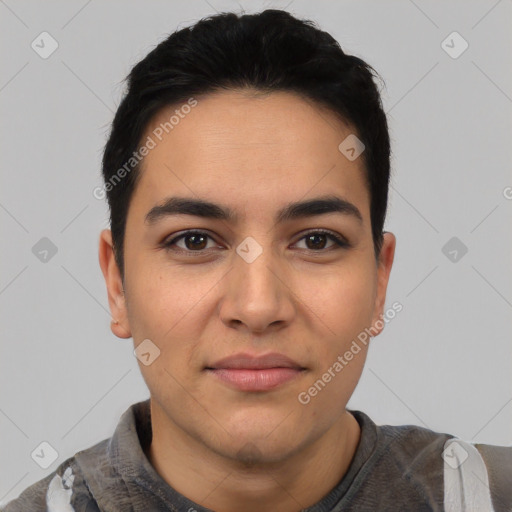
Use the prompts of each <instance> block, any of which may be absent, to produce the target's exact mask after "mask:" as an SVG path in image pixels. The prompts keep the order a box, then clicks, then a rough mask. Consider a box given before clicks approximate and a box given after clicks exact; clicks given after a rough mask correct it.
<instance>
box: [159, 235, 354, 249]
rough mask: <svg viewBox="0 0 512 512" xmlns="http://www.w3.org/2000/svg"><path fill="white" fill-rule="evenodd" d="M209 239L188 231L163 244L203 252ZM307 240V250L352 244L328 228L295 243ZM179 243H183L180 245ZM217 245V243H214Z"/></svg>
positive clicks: (305, 236)
mask: <svg viewBox="0 0 512 512" xmlns="http://www.w3.org/2000/svg"><path fill="white" fill-rule="evenodd" d="M208 239H210V240H213V238H212V237H211V236H210V235H209V234H208V233H206V232H205V231H186V232H184V233H182V234H180V235H178V236H176V237H174V238H172V239H170V240H167V241H164V242H163V243H162V244H161V245H162V247H164V248H165V249H167V250H170V251H173V250H176V249H174V248H173V246H176V247H177V248H178V249H179V251H178V252H180V251H181V252H185V253H199V254H200V253H202V252H204V251H205V250H206V249H209V248H211V246H210V247H208ZM328 239H330V240H331V241H332V242H333V243H332V245H330V246H327V249H326V240H328ZM302 240H304V241H305V244H306V247H305V249H306V250H309V251H313V252H326V251H327V250H332V249H333V248H334V249H336V248H337V247H342V248H346V247H349V246H350V244H349V243H348V242H347V241H346V240H345V239H344V238H343V237H341V236H340V235H338V234H336V233H334V232H332V231H327V230H315V231H310V232H308V233H306V234H305V235H303V236H302V237H301V238H300V239H299V240H298V241H297V242H295V244H297V243H298V242H301V241H302ZM179 243H182V245H180V244H179ZM214 246H215V244H214Z"/></svg>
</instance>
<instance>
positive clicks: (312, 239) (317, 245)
mask: <svg viewBox="0 0 512 512" xmlns="http://www.w3.org/2000/svg"><path fill="white" fill-rule="evenodd" d="M328 239H331V240H332V242H333V244H332V245H330V246H328V247H327V249H326V243H327V240H328ZM302 240H305V243H306V249H307V250H310V251H313V252H322V251H324V252H326V251H327V250H330V249H332V248H333V247H334V248H336V246H337V247H348V246H349V244H348V243H347V242H346V241H345V240H344V239H343V238H342V237H341V236H339V235H337V234H335V233H332V232H330V231H311V232H309V233H307V234H306V235H304V236H303V237H302V238H301V239H300V240H299V242H300V241H302Z"/></svg>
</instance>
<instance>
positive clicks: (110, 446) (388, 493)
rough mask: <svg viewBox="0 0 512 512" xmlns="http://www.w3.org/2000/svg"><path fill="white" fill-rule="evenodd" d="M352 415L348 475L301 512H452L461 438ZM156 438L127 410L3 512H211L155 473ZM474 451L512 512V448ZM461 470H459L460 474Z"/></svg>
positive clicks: (503, 510) (145, 417)
mask: <svg viewBox="0 0 512 512" xmlns="http://www.w3.org/2000/svg"><path fill="white" fill-rule="evenodd" d="M349 411H350V412H351V413H352V414H353V415H354V417H355V418H356V420H357V422H358V423H359V425H360V427H361V438H360V441H359V444H358V446H357V449H356V452H355V454H354V457H353V459H352V461H351V463H350V466H349V468H348V470H347V473H346V474H345V476H344V477H343V478H342V480H341V481H340V482H339V483H338V485H336V486H335V487H334V489H332V490H331V491H330V492H329V493H328V494H327V495H326V496H324V497H323V498H322V500H320V501H319V502H318V503H316V504H315V505H313V506H311V507H309V508H307V509H303V512H342V511H343V512H356V511H363V512H365V511H368V512H370V511H371V512H374V511H393V512H399V511H408V512H410V511H425V512H427V511H445V510H448V509H447V508H445V505H444V491H445V487H444V482H445V478H446V475H445V471H446V464H447V462H446V460H451V459H450V457H449V455H450V453H451V454H452V455H453V453H454V452H453V451H452V452H449V453H445V450H446V449H450V445H451V444H452V443H453V442H454V441H455V440H456V438H455V436H453V435H450V434H446V433H439V432H433V431H431V430H429V429H426V428H423V427H419V426H416V425H399V426H396V425H376V424H375V423H374V422H373V421H372V420H371V418H370V417H369V416H368V415H366V414H365V413H363V412H361V411H356V410H351V409H349ZM151 438H152V431H151V417H150V407H149V399H148V400H145V401H142V402H138V403H136V404H133V405H132V406H130V407H129V408H128V410H127V411H126V412H125V413H124V414H123V415H122V417H121V419H120V421H119V423H118V425H117V428H116V430H115V432H114V434H113V436H112V437H111V438H109V439H105V440H103V441H101V442H99V443H97V444H96V445H94V446H92V447H90V448H88V449H85V450H82V451H80V452H78V453H76V454H75V455H74V456H72V457H70V458H68V459H67V460H65V461H64V462H63V463H61V464H60V465H59V467H58V468H57V469H56V470H55V471H53V472H52V473H51V474H49V475H48V476H47V477H45V478H43V479H42V480H40V481H38V482H36V483H34V484H33V485H31V486H30V487H28V488H27V489H25V490H24V491H23V492H22V493H21V494H20V496H19V497H18V498H17V499H14V500H12V501H11V502H9V503H8V504H7V505H6V506H5V507H4V508H3V509H2V511H3V512H22V511H23V512H27V511H30V512H148V511H151V512H152V511H155V512H158V511H172V512H191V511H195V512H211V510H210V509H206V508H204V507H202V506H200V505H199V504H197V503H194V502H193V501H191V500H189V499H188V498H186V497H185V496H183V495H181V494H180V493H178V492H177V491H176V490H175V489H173V488H172V487H171V486H169V485H168V484H167V483H166V482H165V481H164V480H163V479H162V478H161V477H160V476H159V475H158V474H157V473H156V471H155V469H154V468H153V466H152V465H151V464H150V462H149V460H148V458H147V456H146V452H147V450H148V449H149V446H150V444H151ZM449 441H451V442H449ZM456 446H457V445H455V446H452V449H453V448H454V447H456ZM461 446H466V448H468V447H467V445H464V444H461ZM475 446H476V448H477V449H478V454H481V455H482V460H483V461H485V466H486V468H485V469H487V471H485V474H486V475H488V485H489V495H490V497H491V499H492V506H493V509H494V512H510V511H512V485H511V484H512V447H505V446H493V445H475ZM447 455H448V457H447ZM458 455H459V456H460V455H461V452H460V451H459V452H458ZM474 455H475V454H474V453H473V456H474ZM463 465H464V462H462V464H460V465H459V466H458V468H459V472H460V471H461V468H462V467H463ZM468 467H469V466H468ZM484 484H485V482H484ZM475 503H476V502H475ZM450 510H451V511H452V510H455V509H454V508H451V509H450ZM473 510H474V511H475V512H477V509H476V508H472V505H471V504H470V503H469V504H468V503H466V504H465V505H464V508H461V512H469V511H473ZM490 510H492V509H490ZM218 512H221V511H218ZM478 512H483V511H480V510H479V509H478Z"/></svg>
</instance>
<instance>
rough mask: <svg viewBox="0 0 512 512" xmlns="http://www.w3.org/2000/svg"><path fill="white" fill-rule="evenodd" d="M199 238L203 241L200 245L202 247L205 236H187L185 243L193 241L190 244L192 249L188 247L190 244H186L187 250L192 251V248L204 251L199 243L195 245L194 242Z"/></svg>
mask: <svg viewBox="0 0 512 512" xmlns="http://www.w3.org/2000/svg"><path fill="white" fill-rule="evenodd" d="M201 238H202V239H203V243H202V245H204V241H205V239H206V237H205V236H203V235H188V236H187V238H186V240H187V241H190V240H193V242H192V247H190V244H188V243H186V245H187V248H188V249H191V248H192V249H193V248H196V249H204V247H203V246H202V245H201V243H199V244H197V243H196V242H194V240H196V241H197V239H201Z"/></svg>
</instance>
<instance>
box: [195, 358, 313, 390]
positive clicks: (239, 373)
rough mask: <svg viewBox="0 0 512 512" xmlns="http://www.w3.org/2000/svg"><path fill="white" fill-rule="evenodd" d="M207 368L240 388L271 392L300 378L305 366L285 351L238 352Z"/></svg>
mask: <svg viewBox="0 0 512 512" xmlns="http://www.w3.org/2000/svg"><path fill="white" fill-rule="evenodd" d="M204 370H205V371H206V372H207V373H208V374H210V375H212V376H213V377H214V378H216V379H218V380H220V381H221V382H223V383H224V384H227V385H228V386H229V387H231V388H234V389H237V390H239V391H269V390H272V389H275V388H278V387H280V386H283V385H284V384H286V383H288V382H290V381H292V380H294V379H296V378H298V377H299V376H300V375H302V374H303V373H304V372H305V371H306V368H304V367H302V366H301V365H300V364H298V363H297V362H295V361H293V360H292V359H290V358H289V357H287V356H285V355H284V354H278V353H270V354H266V355H263V356H253V355H250V354H235V355H233V356H230V357H227V358H225V359H221V360H220V361H217V362H216V363H214V364H212V365H211V366H206V367H205V368H204Z"/></svg>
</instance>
